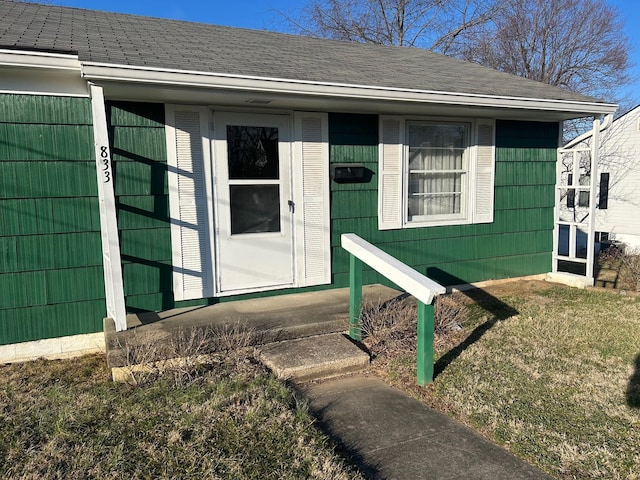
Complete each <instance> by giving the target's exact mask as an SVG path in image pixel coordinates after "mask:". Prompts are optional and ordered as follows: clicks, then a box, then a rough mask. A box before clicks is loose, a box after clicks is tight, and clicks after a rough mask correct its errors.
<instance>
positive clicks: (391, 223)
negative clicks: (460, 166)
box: [378, 115, 495, 230]
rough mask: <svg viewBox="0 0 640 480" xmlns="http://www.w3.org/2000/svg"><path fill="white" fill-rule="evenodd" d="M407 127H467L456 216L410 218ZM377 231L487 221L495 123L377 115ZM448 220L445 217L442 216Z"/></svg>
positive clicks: (490, 213)
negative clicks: (463, 192)
mask: <svg viewBox="0 0 640 480" xmlns="http://www.w3.org/2000/svg"><path fill="white" fill-rule="evenodd" d="M411 123H426V124H441V125H442V124H448V123H449V124H455V125H460V124H464V125H468V126H469V127H468V128H469V129H468V135H467V139H466V151H465V155H466V158H467V172H468V173H467V175H466V177H467V178H466V182H465V183H466V187H467V191H466V193H467V195H466V199H465V200H464V207H463V210H462V213H461V214H455V218H454V217H452V216H451V215H442V216H441V217H440V218H432V219H420V220H418V219H409V212H408V199H409V167H408V163H409V145H408V138H407V130H408V128H407V126H408V125H409V124H411ZM378 147H379V148H378V154H379V169H378V170H379V171H378V228H379V229H380V230H395V229H403V228H424V227H436V226H445V225H468V224H476V223H492V222H493V216H494V196H495V195H494V190H495V189H494V187H495V120H494V119H484V118H476V119H474V118H468V117H466V118H456V117H426V116H425V117H416V116H400V115H381V116H380V117H379V146H378ZM442 217H447V218H442Z"/></svg>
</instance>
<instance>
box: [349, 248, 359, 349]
mask: <svg viewBox="0 0 640 480" xmlns="http://www.w3.org/2000/svg"><path fill="white" fill-rule="evenodd" d="M361 311H362V261H361V260H360V259H359V258H357V257H356V256H355V255H352V254H349V336H350V337H351V338H352V339H353V340H357V341H360V340H362V328H361V325H360V312H361Z"/></svg>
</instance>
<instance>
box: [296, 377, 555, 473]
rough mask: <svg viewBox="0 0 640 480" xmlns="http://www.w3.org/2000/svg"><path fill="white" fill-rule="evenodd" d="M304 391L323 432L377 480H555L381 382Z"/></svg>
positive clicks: (344, 381)
mask: <svg viewBox="0 0 640 480" xmlns="http://www.w3.org/2000/svg"><path fill="white" fill-rule="evenodd" d="M298 388H299V392H300V393H301V394H302V396H303V397H305V398H306V399H307V400H308V401H309V405H310V409H311V412H312V413H313V414H314V415H315V416H316V417H317V418H318V420H319V421H320V424H321V426H322V427H323V428H324V429H325V431H326V432H327V433H328V434H329V435H331V436H332V437H333V438H334V439H335V440H336V441H337V442H338V443H339V444H341V446H342V447H343V448H344V450H345V452H346V454H347V455H349V456H350V457H352V458H353V459H354V461H355V462H356V463H357V465H358V466H359V467H360V468H361V469H362V471H363V472H364V473H365V474H366V475H367V476H368V477H369V478H372V479H411V480H414V479H415V480H418V479H429V480H438V479H443V480H444V479H447V480H451V479H477V480H485V479H486V480H502V479H504V480H550V479H551V477H549V476H547V475H546V474H544V473H542V472H541V471H540V470H538V469H536V468H534V467H532V466H531V465H528V464H526V463H524V462H522V461H521V460H519V459H517V458H516V457H514V456H513V455H511V454H510V453H509V452H507V451H506V450H504V449H502V448H501V447H498V446H497V445H494V444H493V443H491V442H489V441H488V440H486V439H485V438H483V437H481V436H480V435H478V434H476V433H475V432H474V431H472V430H471V429H469V428H467V427H465V426H464V425H461V424H459V423H457V422H455V421H453V420H451V419H450V418H449V417H447V416H445V415H443V414H441V413H439V412H436V411H434V410H432V409H430V408H429V407H427V406H425V405H424V404H422V403H421V402H419V401H417V400H415V399H412V398H410V397H408V396H407V395H405V394H404V393H402V392H400V391H399V390H397V389H395V388H392V387H390V386H389V385H387V384H386V383H384V382H383V381H382V380H380V379H378V378H375V377H370V376H365V375H361V374H358V375H353V376H346V377H338V378H333V379H329V380H325V381H322V382H319V383H309V384H305V385H302V386H299V387H298Z"/></svg>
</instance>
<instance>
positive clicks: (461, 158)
mask: <svg viewBox="0 0 640 480" xmlns="http://www.w3.org/2000/svg"><path fill="white" fill-rule="evenodd" d="M468 130H469V127H468V125H466V124H441V123H418V122H415V123H409V124H408V125H407V138H408V156H409V158H408V162H407V163H408V189H407V197H408V198H407V200H408V201H407V207H408V220H409V221H421V220H422V221H429V220H430V219H431V218H434V219H435V218H438V219H442V218H443V217H446V216H450V217H451V218H460V217H462V216H464V215H465V213H466V212H465V210H466V208H465V203H464V202H465V201H466V198H467V192H466V190H467V181H466V178H467V173H468V166H467V163H468V162H467V151H466V147H467V144H468Z"/></svg>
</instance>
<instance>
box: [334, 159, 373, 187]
mask: <svg viewBox="0 0 640 480" xmlns="http://www.w3.org/2000/svg"><path fill="white" fill-rule="evenodd" d="M365 174H366V168H365V166H364V164H362V163H334V164H333V165H331V178H332V179H333V181H335V182H337V183H350V182H351V183H359V182H363V181H365Z"/></svg>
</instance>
